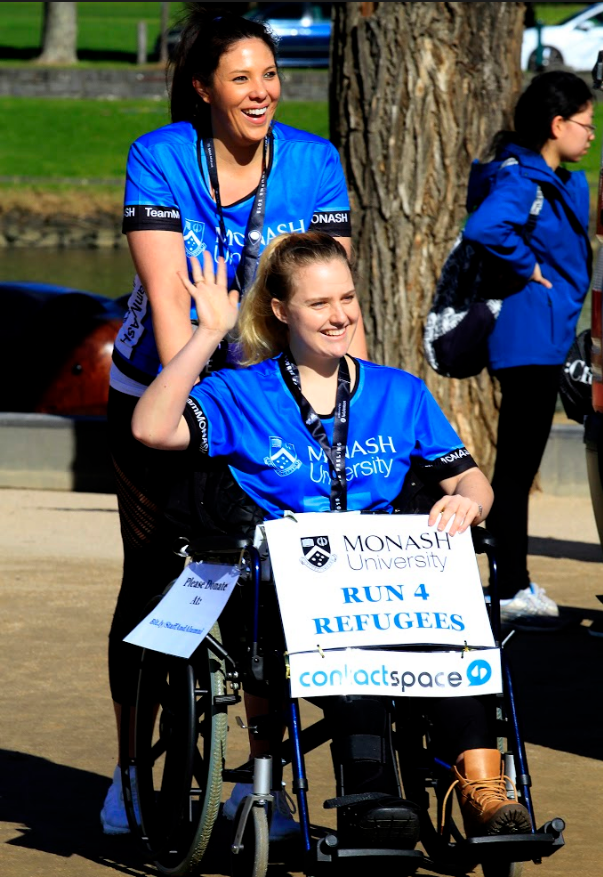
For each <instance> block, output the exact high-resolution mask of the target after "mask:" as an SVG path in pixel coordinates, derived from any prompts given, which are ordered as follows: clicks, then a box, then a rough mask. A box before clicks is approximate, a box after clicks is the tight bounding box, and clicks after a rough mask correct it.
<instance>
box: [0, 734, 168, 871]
mask: <svg viewBox="0 0 603 877" xmlns="http://www.w3.org/2000/svg"><path fill="white" fill-rule="evenodd" d="M0 777H1V780H0V787H1V790H2V791H1V798H0V820H1V821H4V822H8V823H16V827H15V833H17V832H18V833H19V836H18V837H14V838H13V839H12V840H10V841H8V843H9V844H11V845H13V846H20V847H24V848H27V849H34V850H40V851H42V852H46V853H51V854H52V855H54V856H62V857H65V858H68V857H70V856H81V857H82V858H84V859H89V860H91V861H94V862H98V863H99V864H101V865H106V866H107V867H108V868H112V869H113V870H115V871H119V872H120V873H122V874H131V875H147V874H153V875H154V874H156V873H157V872H156V870H155V868H153V867H152V866H151V865H147V864H145V862H144V858H143V856H142V854H141V851H140V849H138V847H136V846H135V844H134V843H133V841H132V840H131V839H130V838H129V837H128V836H121V837H108V836H107V835H105V834H103V832H102V829H101V825H100V821H99V813H100V808H101V807H102V802H103V800H104V797H105V794H106V792H107V789H108V788H109V780H108V779H107V778H106V777H103V776H99V775H98V774H94V773H90V772H89V771H85V770H78V769H77V768H73V767H68V766H67V765H64V764H55V763H54V762H52V761H48V760H47V759H45V758H38V757H37V756H35V755H28V754H25V753H22V752H15V751H12V750H7V749H0Z"/></svg>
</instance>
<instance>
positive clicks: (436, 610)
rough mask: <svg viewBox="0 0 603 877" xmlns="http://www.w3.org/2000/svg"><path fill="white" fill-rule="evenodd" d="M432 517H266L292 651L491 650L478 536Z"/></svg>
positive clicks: (324, 514)
mask: <svg viewBox="0 0 603 877" xmlns="http://www.w3.org/2000/svg"><path fill="white" fill-rule="evenodd" d="M427 521H428V517H427V515H359V514H356V513H353V512H348V513H343V514H342V513H340V514H329V513H306V514H299V515H296V516H295V518H294V519H293V518H280V519H278V520H276V521H267V522H266V524H265V525H264V526H265V529H266V538H267V541H268V547H269V550H270V560H271V563H272V569H273V573H274V579H275V583H276V588H277V591H278V599H279V605H280V610H281V616H282V619H283V627H284V630H285V638H286V641H287V648H288V650H289V652H290V653H294V652H310V651H317V650H318V649H322V650H323V651H325V652H326V651H327V650H328V649H332V648H350V647H358V646H360V647H362V646H365V647H367V646H377V647H379V646H400V647H401V648H404V647H405V646H408V645H433V646H464V645H466V644H469V646H471V647H478V648H491V647H493V646H494V637H493V635H492V630H491V628H490V623H489V620H488V614H487V611H486V607H485V603H484V597H483V591H482V587H481V582H480V578H479V570H478V567H477V561H476V558H475V552H474V550H473V543H472V540H471V533H470V532H469V531H468V530H467V531H465V532H464V533H462V534H458V533H457V534H456V535H455V536H450V535H449V534H448V533H446V532H439V531H438V530H437V529H436V528H435V527H429V526H428V524H427Z"/></svg>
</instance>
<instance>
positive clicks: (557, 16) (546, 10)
mask: <svg viewBox="0 0 603 877" xmlns="http://www.w3.org/2000/svg"><path fill="white" fill-rule="evenodd" d="M587 6H589V4H588V3H534V7H535V9H534V12H535V15H536V19H537V20H538V21H541V22H542V23H543V24H561V22H562V21H565V19H566V18H569V17H570V15H573V14H574V13H575V12H580V11H581V10H582V9H586V7H587Z"/></svg>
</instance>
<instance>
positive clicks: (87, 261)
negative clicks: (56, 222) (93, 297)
mask: <svg viewBox="0 0 603 877" xmlns="http://www.w3.org/2000/svg"><path fill="white" fill-rule="evenodd" d="M133 277H134V269H133V267H132V260H131V258H130V252H129V250H128V249H127V247H126V248H124V249H120V250H58V249H57V250H54V249H48V250H46V249H38V250H30V249H25V248H24V249H21V248H14V249H13V248H7V249H3V250H2V258H1V259H0V281H2V282H6V281H21V282H23V281H28V282H31V283H54V284H56V285H57V286H72V287H74V288H75V289H84V290H86V291H87V292H95V293H97V294H99V295H106V296H108V297H109V298H118V297H119V296H120V295H124V293H126V292H127V293H129V292H130V291H131V289H132V279H133Z"/></svg>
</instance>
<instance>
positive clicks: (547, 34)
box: [521, 3, 603, 70]
mask: <svg viewBox="0 0 603 877" xmlns="http://www.w3.org/2000/svg"><path fill="white" fill-rule="evenodd" d="M540 39H541V42H542V66H543V67H544V68H545V69H551V68H552V67H567V68H569V69H572V70H592V68H593V67H594V65H595V61H596V60H597V55H598V54H599V51H600V50H601V49H603V3H593V4H591V5H590V6H588V7H586V8H585V9H582V10H581V11H580V12H576V13H574V14H573V15H570V16H569V18H566V19H565V21H562V22H561V23H560V24H555V25H547V26H546V27H543V28H542V29H541V31H540ZM537 48H538V28H536V27H528V28H526V29H525V31H524V34H523V43H522V47H521V68H522V70H535V69H536V63H537Z"/></svg>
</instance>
